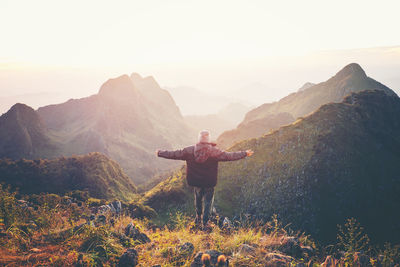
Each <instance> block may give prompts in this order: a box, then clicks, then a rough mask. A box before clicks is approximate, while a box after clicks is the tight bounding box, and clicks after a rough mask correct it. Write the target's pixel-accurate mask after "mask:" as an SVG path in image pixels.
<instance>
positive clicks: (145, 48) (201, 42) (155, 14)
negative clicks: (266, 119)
mask: <svg viewBox="0 0 400 267" xmlns="http://www.w3.org/2000/svg"><path fill="white" fill-rule="evenodd" d="M399 10H400V2H399V1H398V0H393V1H385V0H381V1H367V0H363V1H349V0H346V1H342V0H335V1H324V0H302V1H298V0H293V1H266V0H263V1H255V0H246V1H235V0H230V1H221V0H214V1H205V0H202V1H190V0H181V1H177V0H173V1H168V0H160V1H155V0H146V1H132V0H130V1H99V0H96V1H82V0H81V1H75V0H68V1H55V0H48V1H41V0H35V1H31V0H27V1H18V0H10V1H7V0H1V2H0V34H1V41H0V96H5V95H12V94H20V93H21V94H24V93H36V92H39V91H46V92H47V91H49V90H54V91H57V92H60V91H62V92H67V91H68V90H69V92H70V93H69V94H70V95H71V96H77V95H78V92H79V93H80V94H82V95H87V94H88V93H89V92H91V93H94V92H95V91H96V90H98V87H99V86H100V84H101V83H102V82H104V80H105V79H106V78H108V77H113V76H116V75H119V74H122V73H130V72H139V73H142V74H144V75H154V76H155V77H156V79H157V80H158V81H160V83H161V84H162V85H165V86H177V85H190V86H194V87H197V88H199V89H200V90H205V91H214V92H217V93H226V92H235V91H237V90H239V89H240V88H243V87H246V85H247V84H252V83H260V82H261V83H264V84H266V87H268V88H270V89H269V90H270V93H271V99H276V98H277V97H280V96H283V95H285V94H286V93H287V92H290V91H293V90H295V89H296V87H300V86H301V85H302V83H303V82H306V81H314V82H319V81H322V80H324V79H326V78H329V76H330V75H333V74H334V72H336V71H338V70H339V69H340V68H341V67H343V66H344V65H345V64H347V63H350V62H351V61H353V60H357V61H359V62H360V63H364V64H363V65H362V66H363V67H364V68H365V69H366V71H367V73H368V74H370V75H371V76H372V77H374V75H378V76H379V75H380V71H379V70H380V68H381V70H382V71H381V72H383V69H385V73H386V69H387V70H389V73H388V74H387V75H386V76H388V78H387V77H386V76H385V74H384V73H383V74H384V75H383V76H382V78H384V79H387V80H383V81H382V82H383V83H389V85H392V86H395V87H396V88H394V89H395V90H398V88H399V87H400V86H399V87H397V86H398V85H400V82H399V83H397V82H396V80H397V81H398V78H397V76H396V75H395V74H394V73H399V63H396V62H399V61H398V59H399V54H400V49H398V48H397V47H398V46H399V45H400V34H398V30H399V26H400V16H399V15H398V11H399ZM374 47H384V48H385V49H386V50H385V51H387V49H391V48H393V47H394V48H393V49H392V50H391V51H390V53H391V55H392V56H387V55H383V56H382V58H381V57H380V53H381V52H380V50H373V51H372V52H371V50H361V51H362V52H361V53H358V52H357V53H353V54H351V53H350V54H349V51H360V50H359V49H361V48H374ZM352 49H356V50H352ZM326 51H329V53H327V52H326ZM340 51H345V52H344V53H342V52H340ZM371 53H372V54H371ZM328 54H329V55H328ZM332 55H334V56H332ZM338 55H339V57H338ZM327 60H329V62H327ZM349 61H350V62H349ZM390 70H391V71H392V72H390ZM332 72H333V73H332ZM50 76H52V77H50ZM392 76H393V77H392ZM394 76H396V77H394ZM287 77H293V78H291V79H287ZM376 78H379V77H376ZM312 79H315V80H312ZM392 81H393V82H392ZM50 83H51V84H50ZM29 84H31V85H32V86H31V87H30V88H28V87H29ZM11 89H12V91H11ZM274 90H275V91H274Z"/></svg>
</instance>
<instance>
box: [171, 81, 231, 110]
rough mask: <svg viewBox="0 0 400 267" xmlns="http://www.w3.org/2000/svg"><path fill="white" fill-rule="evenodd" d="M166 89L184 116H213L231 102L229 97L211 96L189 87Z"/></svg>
mask: <svg viewBox="0 0 400 267" xmlns="http://www.w3.org/2000/svg"><path fill="white" fill-rule="evenodd" d="M166 89H167V90H168V92H170V93H171V95H172V96H173V98H174V100H175V102H176V103H177V105H178V106H179V108H180V110H181V112H182V114H184V115H185V116H188V115H208V114H215V113H217V112H218V111H219V110H220V109H221V107H224V106H225V105H226V104H227V103H230V102H232V100H233V99H232V98H231V97H226V96H218V95H213V94H212V93H208V92H203V91H201V90H199V89H196V88H193V87H189V86H178V87H168V88H166Z"/></svg>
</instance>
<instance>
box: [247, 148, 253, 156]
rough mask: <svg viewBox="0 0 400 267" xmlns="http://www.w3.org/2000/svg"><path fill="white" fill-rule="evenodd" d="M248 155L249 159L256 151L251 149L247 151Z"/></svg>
mask: <svg viewBox="0 0 400 267" xmlns="http://www.w3.org/2000/svg"><path fill="white" fill-rule="evenodd" d="M246 154H247V156H248V157H251V155H253V154H254V151H253V150H251V149H247V150H246Z"/></svg>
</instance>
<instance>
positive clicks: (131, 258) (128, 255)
mask: <svg viewBox="0 0 400 267" xmlns="http://www.w3.org/2000/svg"><path fill="white" fill-rule="evenodd" d="M136 265H138V253H137V251H136V250H135V249H134V248H128V249H127V250H126V251H125V253H124V254H123V255H122V256H121V258H120V259H119V262H118V267H131V266H136Z"/></svg>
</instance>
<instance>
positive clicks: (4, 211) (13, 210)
mask: <svg viewBox="0 0 400 267" xmlns="http://www.w3.org/2000/svg"><path fill="white" fill-rule="evenodd" d="M15 195H16V192H13V193H11V192H10V187H5V188H4V187H3V185H1V184H0V223H3V224H4V226H5V228H6V229H8V228H9V227H10V226H11V225H12V224H13V223H14V222H16V221H17V220H18V219H19V217H20V215H21V208H20V207H18V204H17V200H16V199H15Z"/></svg>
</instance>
